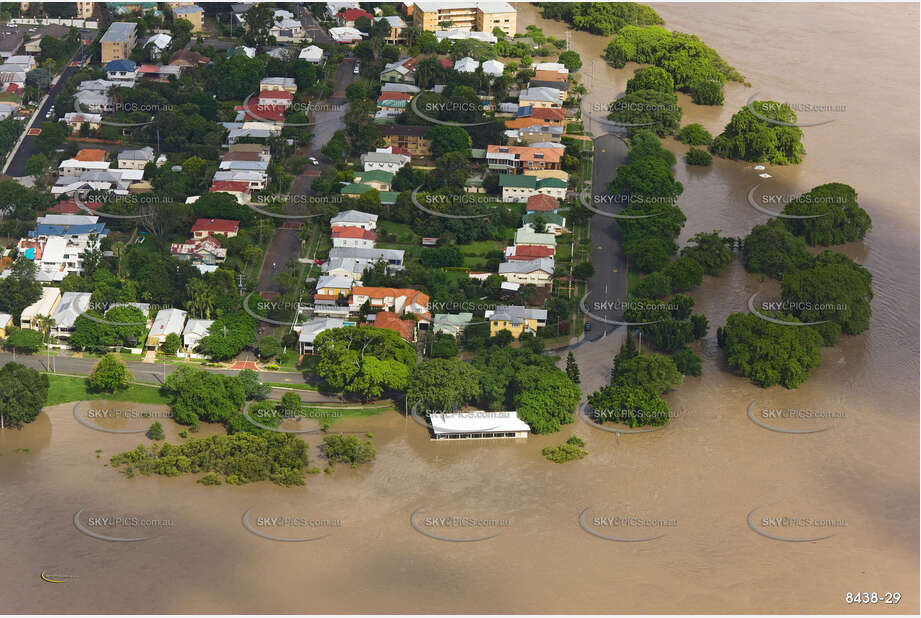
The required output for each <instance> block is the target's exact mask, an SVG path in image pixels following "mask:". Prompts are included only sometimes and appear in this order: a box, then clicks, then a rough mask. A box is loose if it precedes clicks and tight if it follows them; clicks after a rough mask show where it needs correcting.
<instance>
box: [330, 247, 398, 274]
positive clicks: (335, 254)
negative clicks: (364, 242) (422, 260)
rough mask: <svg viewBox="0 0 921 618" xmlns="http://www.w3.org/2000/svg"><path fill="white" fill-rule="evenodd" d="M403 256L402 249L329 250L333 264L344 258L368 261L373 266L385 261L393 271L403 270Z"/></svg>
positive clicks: (335, 248)
mask: <svg viewBox="0 0 921 618" xmlns="http://www.w3.org/2000/svg"><path fill="white" fill-rule="evenodd" d="M403 254H404V251H403V250H402V249H379V248H377V247H375V248H373V249H358V248H353V247H333V248H332V249H330V250H329V261H330V262H332V261H333V260H334V259H337V258H343V259H357V260H368V261H369V262H370V263H372V264H373V263H375V262H378V261H380V260H383V261H384V262H385V263H386V264H387V266H388V267H389V268H391V269H393V270H401V269H402V268H403Z"/></svg>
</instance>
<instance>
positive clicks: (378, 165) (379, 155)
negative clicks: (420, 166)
mask: <svg viewBox="0 0 921 618" xmlns="http://www.w3.org/2000/svg"><path fill="white" fill-rule="evenodd" d="M409 162H410V157H409V156H407V155H403V154H394V153H391V152H366V153H365V154H363V155H361V165H362V167H363V168H364V170H365V171H366V172H371V171H374V170H381V171H384V172H390V173H391V174H395V173H397V171H398V170H399V169H400V168H401V167H403V166H404V165H406V164H407V163H409Z"/></svg>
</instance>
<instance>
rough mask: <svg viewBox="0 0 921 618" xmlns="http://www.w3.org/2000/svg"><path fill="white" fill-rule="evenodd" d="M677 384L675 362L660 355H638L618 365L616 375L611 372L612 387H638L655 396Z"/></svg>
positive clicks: (677, 375)
mask: <svg viewBox="0 0 921 618" xmlns="http://www.w3.org/2000/svg"><path fill="white" fill-rule="evenodd" d="M679 384H681V374H680V373H679V372H678V368H677V367H675V361H673V360H672V359H671V358H669V357H668V356H664V355H662V354H639V355H637V356H634V357H633V358H631V359H629V360H626V361H624V362H622V363H620V364H619V366H618V368H617V372H616V373H615V372H614V371H612V372H611V385H612V386H630V387H640V388H645V389H646V390H648V391H649V392H651V393H655V394H657V395H658V394H661V393H664V392H666V391H669V390H672V389H674V388H676V387H677V386H678V385H679Z"/></svg>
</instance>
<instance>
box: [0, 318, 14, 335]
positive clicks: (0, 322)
mask: <svg viewBox="0 0 921 618" xmlns="http://www.w3.org/2000/svg"><path fill="white" fill-rule="evenodd" d="M12 325H13V316H11V315H10V314H9V313H0V339H6V331H7V329H8V328H9V327H10V326H12Z"/></svg>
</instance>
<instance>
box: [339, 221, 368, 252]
mask: <svg viewBox="0 0 921 618" xmlns="http://www.w3.org/2000/svg"><path fill="white" fill-rule="evenodd" d="M331 236H332V240H333V247H358V248H364V249H372V248H374V243H375V241H376V240H377V234H375V233H374V232H372V231H371V230H366V229H363V228H360V227H351V226H338V225H337V226H333V228H332V234H331Z"/></svg>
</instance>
